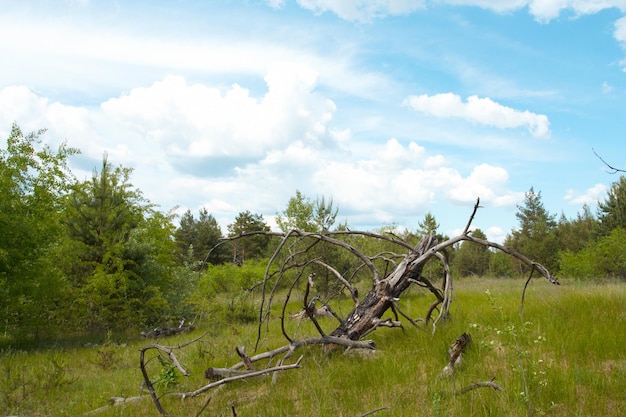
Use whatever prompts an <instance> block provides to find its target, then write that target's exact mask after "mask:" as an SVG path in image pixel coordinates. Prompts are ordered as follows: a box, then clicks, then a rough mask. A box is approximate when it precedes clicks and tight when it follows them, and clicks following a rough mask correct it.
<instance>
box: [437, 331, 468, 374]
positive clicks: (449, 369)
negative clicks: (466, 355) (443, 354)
mask: <svg viewBox="0 0 626 417" xmlns="http://www.w3.org/2000/svg"><path fill="white" fill-rule="evenodd" d="M471 342H472V336H470V335H469V334H468V333H463V334H462V335H461V336H459V337H457V338H456V340H455V341H454V343H452V345H451V346H450V349H448V354H449V355H450V360H449V361H448V364H447V365H446V366H445V368H443V371H441V373H442V374H443V375H445V376H449V375H452V374H453V373H454V368H456V367H458V366H459V365H460V364H461V357H462V354H463V352H465V350H466V349H467V347H468V346H469V344H470V343H471Z"/></svg>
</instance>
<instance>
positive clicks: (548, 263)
mask: <svg viewBox="0 0 626 417" xmlns="http://www.w3.org/2000/svg"><path fill="white" fill-rule="evenodd" d="M517 209H518V212H517V213H516V214H515V216H516V217H517V219H518V220H519V228H518V229H517V230H513V231H512V232H511V234H510V235H508V236H507V238H506V241H505V242H504V244H505V246H508V247H510V248H511V249H514V250H516V251H518V252H520V253H522V254H524V255H525V256H526V257H528V258H530V259H532V260H533V261H535V262H538V263H540V264H542V265H543V266H545V267H546V268H548V269H549V270H551V271H556V269H557V267H558V262H557V260H558V241H557V238H556V233H555V230H556V222H555V220H554V218H555V216H554V215H552V214H550V213H549V212H548V211H547V210H546V209H545V207H544V206H543V202H542V201H541V192H537V193H536V192H535V190H534V189H533V187H531V188H530V190H529V191H528V192H527V193H526V194H525V197H524V204H523V205H518V206H517ZM516 265H517V272H518V273H520V274H521V273H526V272H527V267H525V266H524V267H521V266H519V264H516Z"/></svg>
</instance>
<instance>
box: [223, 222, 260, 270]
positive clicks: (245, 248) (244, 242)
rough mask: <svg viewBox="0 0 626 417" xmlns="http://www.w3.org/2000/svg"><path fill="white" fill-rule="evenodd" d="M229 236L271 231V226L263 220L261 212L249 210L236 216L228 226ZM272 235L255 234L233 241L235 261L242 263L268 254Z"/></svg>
mask: <svg viewBox="0 0 626 417" xmlns="http://www.w3.org/2000/svg"><path fill="white" fill-rule="evenodd" d="M227 228H228V236H230V237H233V236H238V235H242V234H244V233H250V232H257V231H261V232H269V231H270V227H269V226H268V225H267V224H266V223H265V220H263V216H262V215H261V214H252V213H250V212H249V211H248V210H246V211H244V212H241V213H239V214H238V215H237V217H235V221H234V222H233V223H231V224H229V225H228V226H227ZM269 242H270V236H267V235H262V234H259V235H255V236H249V237H246V238H244V239H239V240H236V241H234V242H233V243H232V248H233V263H234V264H237V265H242V264H243V263H244V262H245V261H246V260H247V259H259V258H261V257H263V256H265V255H266V252H267V247H268V245H269Z"/></svg>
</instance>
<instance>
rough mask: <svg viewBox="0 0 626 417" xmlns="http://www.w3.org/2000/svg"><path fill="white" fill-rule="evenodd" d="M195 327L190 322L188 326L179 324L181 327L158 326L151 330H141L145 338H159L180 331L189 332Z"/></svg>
mask: <svg viewBox="0 0 626 417" xmlns="http://www.w3.org/2000/svg"><path fill="white" fill-rule="evenodd" d="M193 329H195V326H194V325H193V324H189V325H187V326H179V327H170V328H160V327H157V328H156V329H154V330H151V331H149V332H141V335H142V336H143V337H145V338H151V339H157V338H159V337H168V336H174V335H176V334H179V333H185V332H189V331H192V330H193Z"/></svg>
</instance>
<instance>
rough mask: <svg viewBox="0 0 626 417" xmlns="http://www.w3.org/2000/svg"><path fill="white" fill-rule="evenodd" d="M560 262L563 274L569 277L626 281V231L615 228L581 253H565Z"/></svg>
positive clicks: (562, 254)
mask: <svg viewBox="0 0 626 417" xmlns="http://www.w3.org/2000/svg"><path fill="white" fill-rule="evenodd" d="M560 262H561V273H562V274H563V275H565V276H568V277H572V278H579V279H595V280H598V279H600V278H607V277H608V278H619V279H622V280H626V229H624V228H621V227H618V228H615V229H613V231H611V233H610V234H609V235H608V236H604V237H601V238H599V239H598V240H597V241H595V242H591V243H590V244H589V245H587V246H586V247H585V248H584V249H582V250H580V251H579V252H576V253H574V252H572V251H564V252H562V253H561V257H560Z"/></svg>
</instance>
